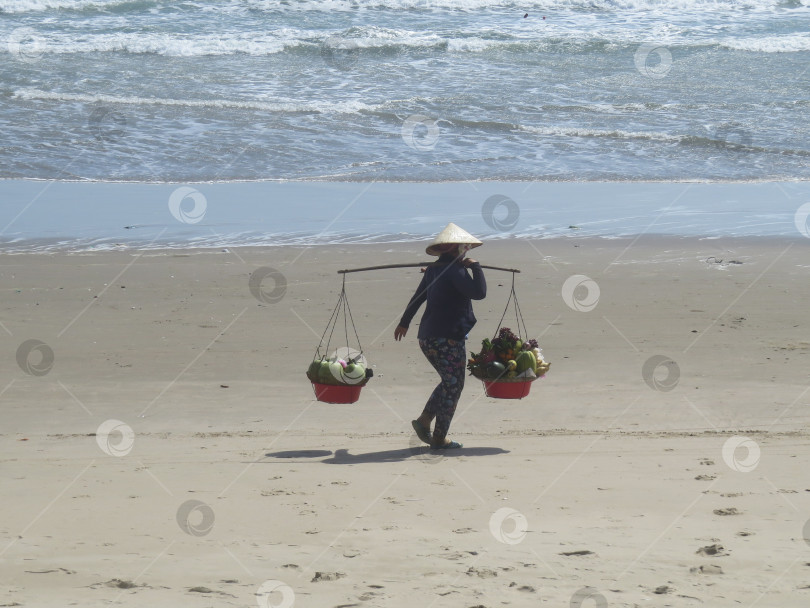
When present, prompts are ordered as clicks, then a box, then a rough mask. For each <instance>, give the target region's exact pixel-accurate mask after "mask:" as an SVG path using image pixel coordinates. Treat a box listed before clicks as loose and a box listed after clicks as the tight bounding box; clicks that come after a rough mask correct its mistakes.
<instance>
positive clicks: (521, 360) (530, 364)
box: [515, 350, 537, 374]
mask: <svg viewBox="0 0 810 608" xmlns="http://www.w3.org/2000/svg"><path fill="white" fill-rule="evenodd" d="M515 361H516V362H517V366H516V368H515V371H516V372H517V373H518V374H520V373H522V372H525V371H526V370H527V369H530V370H532V371H535V370H536V369H537V359H535V357H534V353H532V352H531V351H529V350H524V351H523V352H522V353H520V354H519V355H518V356H517V359H516V360H515Z"/></svg>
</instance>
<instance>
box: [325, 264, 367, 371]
mask: <svg viewBox="0 0 810 608" xmlns="http://www.w3.org/2000/svg"><path fill="white" fill-rule="evenodd" d="M341 312H342V313H343V333H344V337H345V339H346V348H348V347H349V321H351V324H352V331H354V337H355V340H357V346H358V347H359V349H360V354H361V355H362V354H363V346H362V344H361V343H360V336H358V335H357V327H355V325H354V317H353V316H352V309H351V307H350V306H349V297H348V295H347V294H346V275H345V274H344V275H343V285H342V286H341V289H340V296H339V297H338V301H337V304H336V305H335V308H334V310H332V315H331V316H330V317H329V322H328V323H327V324H326V329H325V330H324V331H323V334H322V335H321V340H320V342H319V343H318V348H317V349H316V350H315V357H316V358H320V357H321V346H323V341H324V338H325V337H326V334H327V332H329V338H328V340H327V341H326V348H325V350H324V356H326V355H328V354H329V345H330V344H331V343H332V336H333V335H334V333H335V328H336V327H337V323H338V319H339V318H340V314H341ZM330 330H331V331H330Z"/></svg>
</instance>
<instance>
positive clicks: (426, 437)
mask: <svg viewBox="0 0 810 608" xmlns="http://www.w3.org/2000/svg"><path fill="white" fill-rule="evenodd" d="M411 425H412V426H413V430H414V431H416V436H417V437H419V439H421V440H422V441H424V442H425V443H427V444H430V439H431V437H430V429H426V428H425V427H423V426H422V425H421V424H419V421H418V420H411Z"/></svg>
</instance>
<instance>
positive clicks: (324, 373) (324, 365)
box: [318, 359, 332, 384]
mask: <svg viewBox="0 0 810 608" xmlns="http://www.w3.org/2000/svg"><path fill="white" fill-rule="evenodd" d="M330 363H331V361H329V360H328V359H324V360H323V361H321V365H320V368H319V369H318V382H320V383H322V384H331V383H332V371H331V370H330V369H329V364H330Z"/></svg>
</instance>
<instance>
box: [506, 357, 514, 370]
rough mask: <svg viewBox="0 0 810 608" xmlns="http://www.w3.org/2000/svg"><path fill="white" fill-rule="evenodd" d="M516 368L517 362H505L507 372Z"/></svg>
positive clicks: (510, 360)
mask: <svg viewBox="0 0 810 608" xmlns="http://www.w3.org/2000/svg"><path fill="white" fill-rule="evenodd" d="M516 367H517V361H515V360H514V359H509V361H507V362H506V368H507V369H508V370H510V371H511V370H513V369H515V368H516Z"/></svg>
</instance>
